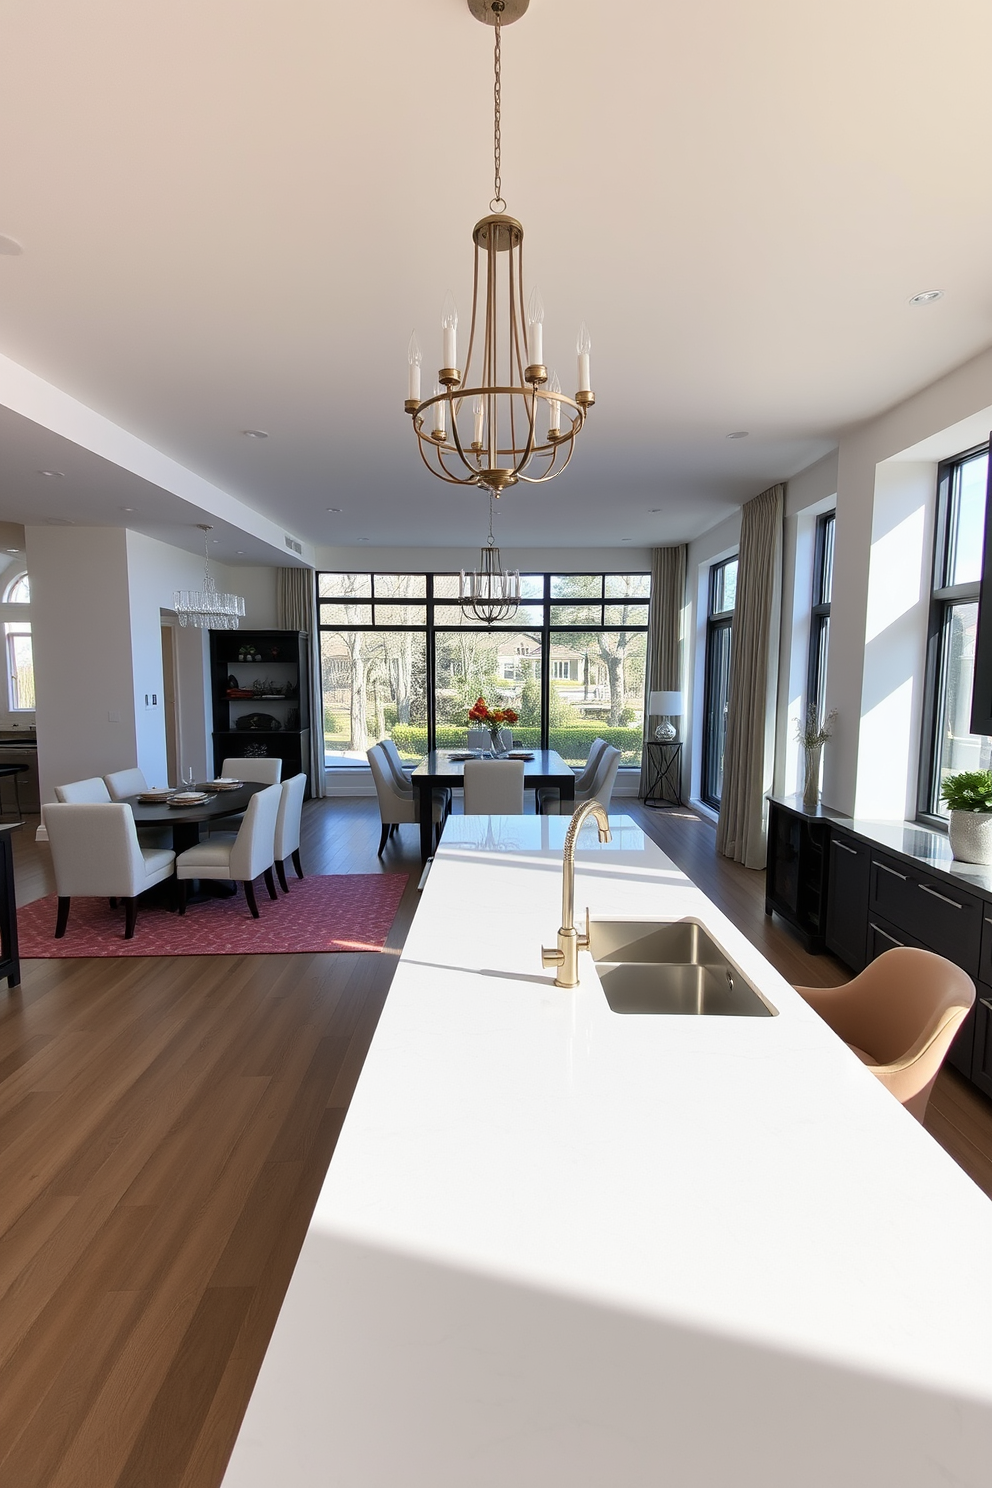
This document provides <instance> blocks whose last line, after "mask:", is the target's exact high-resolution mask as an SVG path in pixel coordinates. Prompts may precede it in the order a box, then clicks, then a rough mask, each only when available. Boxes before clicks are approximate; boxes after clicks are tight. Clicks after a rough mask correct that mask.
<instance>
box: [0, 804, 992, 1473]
mask: <svg viewBox="0 0 992 1488" xmlns="http://www.w3.org/2000/svg"><path fill="white" fill-rule="evenodd" d="M614 806H615V809H616V810H618V811H625V812H628V813H629V814H630V815H632V816H634V817H635V818H636V819H637V820H638V821H641V822H642V823H643V824H644V826H645V829H646V830H647V832H648V833H649V835H650V836H652V837H653V838H654V839H655V840H656V841H658V842H659V843H660V845H661V846H662V847H663V848H664V849H665V851H666V852H668V853H669V854H670V856H671V857H672V858H674V860H675V861H676V862H677V863H678V864H679V865H680V866H681V867H683V868H684V869H685V870H686V872H688V873H689V874H690V876H691V877H692V878H694V879H695V880H696V881H697V882H698V883H699V884H700V886H701V887H702V888H703V889H704V890H705V891H706V892H707V893H708V894H709V895H710V896H711V897H712V898H713V899H714V900H715V901H716V902H717V903H718V904H719V905H720V906H721V908H722V909H723V910H724V911H725V912H726V913H727V914H728V915H729V916H730V917H731V919H733V920H734V922H735V923H736V924H738V925H739V926H740V927H741V928H742V929H743V930H744V931H745V933H746V934H747V935H748V936H749V937H750V938H751V939H752V940H753V941H754V942H755V943H756V944H757V945H759V946H760V947H761V949H762V950H763V951H764V953H765V955H766V956H767V957H768V958H769V960H770V961H772V962H773V964H774V965H775V966H776V967H778V969H779V970H780V971H782V972H783V974H784V975H785V976H786V977H788V978H789V979H790V980H792V981H796V982H807V983H816V984H820V985H829V984H831V983H834V982H839V981H842V980H844V979H845V978H846V976H847V973H846V971H845V969H844V968H843V967H842V966H841V965H840V963H838V962H835V961H833V960H832V959H831V958H829V957H811V956H808V955H807V954H806V952H805V951H804V950H803V948H802V946H801V945H800V944H799V942H798V941H797V940H796V939H795V938H794V937H793V935H792V934H791V932H790V930H789V929H788V927H786V926H785V925H783V924H782V923H781V922H780V921H779V920H777V919H776V920H769V919H767V918H766V917H765V915H764V912H763V894H764V876H763V875H762V874H757V873H753V872H748V871H747V870H745V869H743V868H741V867H739V865H736V864H732V863H728V862H727V861H726V860H725V859H721V858H718V857H717V856H716V854H715V851H714V832H713V828H712V827H711V826H710V825H709V824H708V823H706V822H703V821H701V820H700V819H699V818H698V817H696V816H694V815H693V814H692V813H691V812H689V811H683V810H671V811H650V810H647V809H645V808H644V807H642V806H641V805H640V804H639V803H638V802H635V801H627V800H618V801H616V802H615V803H614ZM36 822H37V818H29V824H28V827H27V828H25V829H23V830H20V831H18V832H15V834H14V851H15V863H16V873H17V885H18V898H19V901H20V902H22V903H26V902H29V901H30V900H33V899H35V898H37V897H39V896H40V895H42V894H45V893H48V892H51V889H52V884H51V877H50V868H49V863H48V856H47V851H46V850H45V849H44V848H38V847H37V846H36V845H35V843H34V841H33V833H34V827H35V825H36ZM304 824H305V825H304V843H303V860H304V864H305V866H306V868H307V871H308V872H321V873H335V872H351V873H361V872H370V873H379V872H405V873H408V874H409V882H408V884H407V888H406V891H405V893H404V896H403V900H402V903H401V906H400V911H399V914H398V916H397V919H396V922H395V924H394V926H393V930H392V932H391V934H390V938H389V942H388V945H387V948H386V950H385V952H383V953H381V954H369V953H363V954H358V953H354V954H342V955H300V956H252V957H221V956H217V957H211V956H205V957H189V958H180V957H177V958H169V959H160V958H148V959H127V960H124V959H119V960H116V959H111V960H78V961H77V960H72V961H70V960H65V961H31V962H26V963H25V964H24V980H23V984H22V986H21V988H20V989H17V990H15V991H14V992H12V993H10V994H9V995H6V996H5V997H4V999H3V1004H2V1011H0V1117H2V1132H3V1147H2V1154H0V1193H2V1195H3V1215H2V1224H0V1319H2V1322H0V1483H3V1484H4V1485H7V1484H10V1485H11V1488H216V1485H217V1484H218V1483H219V1482H220V1479H221V1476H222V1474H223V1470H224V1465H225V1463H226V1460H227V1455H228V1453H229V1451H230V1447H231V1444H232V1442H233V1439H234V1436H235V1434H236V1432H237V1429H238V1425H239V1423H240V1420H241V1416H242V1413H243V1411H244V1408H245V1405H246V1404H247V1400H248V1396H249V1394H250V1392H251V1388H252V1383H253V1381H254V1378H255V1375H256V1372H257V1370H258V1367H259V1365H260V1363H261V1359H262V1356H263V1354H264V1351H265V1347H266V1343H267V1341H268V1338H269V1335H270V1333H271V1330H272V1327H273V1324H274V1322H275V1318H276V1315H277V1312H278V1309H279V1305H280V1302H281V1299H282V1296H283V1294H284V1292H285V1288H286V1286H287V1284H288V1282H289V1277H290V1275H291V1272H292V1268H293V1265H294V1262H295V1259H296V1256H297V1254H298V1251H299V1248H300V1245H301V1243H302V1240H303V1236H304V1234H305V1231H306V1227H307V1223H308V1220H309V1217H310V1214H311V1212H312V1209H313V1205H314V1202H315V1200H316V1197H317V1193H318V1191H319V1188H320V1184H321V1182H322V1180H323V1177H324V1174H325V1172H326V1169H327V1165H328V1162H329V1161H330V1158H331V1154H332V1153H333V1150H334V1144H335V1141H336V1139H337V1134H338V1132H339V1130H340V1127H341V1122H342V1120H343V1117H344V1114H345V1112H346V1110H347V1106H348V1102H349V1099H350V1097H351V1093H352V1090H353V1089H354V1085H355V1081H356V1079H357V1077H358V1074H359V1071H360V1070H361V1066H362V1062H363V1060H364V1057H365V1053H366V1051H367V1049H368V1045H369V1041H370V1039H371V1037H372V1034H373V1032H374V1030H375V1026H376V1023H377V1021H378V1018H379V1014H380V1012H381V1009H382V1006H383V1003H384V1001H385V997H386V994H387V992H388V989H389V984H390V981H391V979H392V974H393V969H394V966H395V961H396V956H397V954H398V951H399V950H400V948H401V947H402V944H403V940H404V938H405V935H406V931H407V929H408V927H409V924H410V921H411V918H412V915H413V913H414V910H415V908H416V901H417V882H418V879H419V875H420V863H419V857H418V854H417V845H418V844H417V829H416V828H415V827H405V828H402V829H401V831H400V833H399V834H398V837H397V838H394V839H393V841H392V842H391V843H390V846H389V847H388V848H387V851H386V854H385V858H384V860H383V862H382V863H379V862H378V860H377V859H376V856H375V849H376V846H377V844H378V838H379V828H378V813H377V809H376V804H375V801H374V800H371V799H358V800H353V799H345V800H342V799H338V800H334V801H321V802H311V803H309V805H308V806H307V809H306V812H305V817H304ZM262 912H263V913H264V912H265V905H264V898H263V904H262ZM139 933H140V920H139ZM927 1125H928V1128H929V1129H930V1131H931V1132H932V1133H933V1135H934V1136H935V1137H936V1139H937V1140H938V1141H939V1142H941V1143H942V1145H943V1146H944V1147H946V1148H947V1150H948V1151H949V1152H950V1153H951V1154H952V1155H953V1156H954V1157H955V1158H956V1160H957V1161H958V1162H960V1163H961V1165H962V1166H963V1167H964V1168H965V1169H966V1170H967V1171H968V1172H969V1173H970V1174H971V1176H972V1177H973V1178H974V1179H975V1181H976V1182H977V1183H979V1184H980V1185H981V1186H982V1187H983V1188H984V1189H985V1191H986V1192H988V1193H992V1104H990V1103H989V1102H986V1101H985V1100H984V1099H983V1097H981V1096H980V1095H978V1094H977V1093H976V1092H974V1091H973V1090H972V1089H971V1087H970V1086H968V1085H967V1084H966V1083H965V1082H964V1081H961V1080H959V1079H958V1078H957V1077H956V1076H955V1075H954V1074H953V1072H945V1073H943V1074H942V1075H941V1077H940V1081H939V1083H938V1087H937V1090H936V1091H935V1094H934V1097H933V1099H932V1100H931V1105H930V1114H929V1116H928V1120H927Z"/></svg>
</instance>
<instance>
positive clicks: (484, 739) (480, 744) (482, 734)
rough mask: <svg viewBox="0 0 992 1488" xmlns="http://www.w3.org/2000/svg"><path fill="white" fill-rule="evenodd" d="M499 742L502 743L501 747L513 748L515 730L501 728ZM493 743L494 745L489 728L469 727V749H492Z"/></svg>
mask: <svg viewBox="0 0 992 1488" xmlns="http://www.w3.org/2000/svg"><path fill="white" fill-rule="evenodd" d="M499 742H500V745H501V747H502V748H503V749H512V748H513V730H512V729H508V728H504V729H500V731H499ZM492 745H493V741H492V739H491V738H490V737H489V730H488V729H484V728H481V729H480V728H470V729H469V731H468V747H469V749H491V748H492Z"/></svg>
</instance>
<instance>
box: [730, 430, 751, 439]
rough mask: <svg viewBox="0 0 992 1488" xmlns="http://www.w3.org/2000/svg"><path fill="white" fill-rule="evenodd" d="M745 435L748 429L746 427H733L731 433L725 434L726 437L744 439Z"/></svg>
mask: <svg viewBox="0 0 992 1488" xmlns="http://www.w3.org/2000/svg"><path fill="white" fill-rule="evenodd" d="M747 436H748V430H747V429H735V430H734V431H733V433H732V434H728V435H727V438H728V439H746V438H747Z"/></svg>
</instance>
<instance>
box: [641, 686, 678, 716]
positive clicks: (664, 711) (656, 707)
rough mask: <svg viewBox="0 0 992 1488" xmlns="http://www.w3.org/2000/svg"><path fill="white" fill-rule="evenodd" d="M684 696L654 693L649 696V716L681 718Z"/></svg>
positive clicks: (676, 693) (675, 693) (670, 693)
mask: <svg viewBox="0 0 992 1488" xmlns="http://www.w3.org/2000/svg"><path fill="white" fill-rule="evenodd" d="M683 711H684V709H683V707H682V694H681V693H680V692H652V693H649V694H648V714H649V715H650V716H651V717H652V718H681V717H682V713H683Z"/></svg>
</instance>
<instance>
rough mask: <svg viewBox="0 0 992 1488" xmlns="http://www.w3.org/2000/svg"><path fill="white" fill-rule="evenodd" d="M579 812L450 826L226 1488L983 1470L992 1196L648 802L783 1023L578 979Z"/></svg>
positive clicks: (700, 907)
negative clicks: (614, 999) (553, 958)
mask: <svg viewBox="0 0 992 1488" xmlns="http://www.w3.org/2000/svg"><path fill="white" fill-rule="evenodd" d="M567 825H568V823H567V821H566V819H564V818H560V817H506V818H499V817H495V818H487V817H478V818H459V817H453V818H451V819H450V820H449V822H448V824H447V826H446V828H445V834H444V842H443V845H442V848H441V850H440V852H439V853H438V855H437V857H436V859H435V861H434V865H433V869H432V872H431V874H430V877H429V879H428V881H427V884H426V887H425V890H424V894H423V900H422V903H421V906H420V909H419V910H418V913H417V916H416V919H415V921H414V924H413V926H412V929H411V931H410V934H409V936H408V939H407V942H406V947H405V949H404V952H403V956H402V958H401V961H400V964H399V966H398V968H397V972H396V976H395V979H394V981H393V985H392V988H391V990H390V994H389V998H388V1000H387V1004H386V1008H385V1011H384V1013H383V1016H382V1019H381V1021H380V1024H379V1028H378V1030H377V1032H376V1035H375V1038H374V1040H373V1043H372V1047H371V1049H370V1052H369V1055H368V1059H367V1061H366V1065H365V1068H364V1070H363V1072H362V1076H361V1079H360V1081H359V1084H358V1088H357V1090H356V1092H355V1096H354V1099H353V1101H352V1105H351V1108H350V1110H349V1113H348V1116H347V1119H346V1121H345V1124H344V1127H343V1130H342V1134H341V1138H340V1141H339V1143H338V1148H337V1151H336V1152H335V1156H334V1159H333V1161H332V1163H331V1167H330V1170H329V1172H328V1176H327V1179H326V1181H325V1184H324V1187H323V1190H322V1193H321V1196H320V1199H319V1201H318V1203H317V1207H316V1210H315V1212H314V1216H313V1219H312V1222H311V1225H310V1229H309V1232H308V1235H307V1238H306V1241H305V1243H304V1246H303V1250H302V1252H301V1255H300V1259H299V1262H298V1264H297V1267H296V1271H295V1273H294V1276H293V1279H292V1282H291V1284H290V1287H289V1290H288V1292H287V1295H286V1299H285V1302H284V1305H283V1308H282V1312H281V1314H280V1317H279V1320H278V1323H277V1325H276V1329H275V1332H274V1334H273V1338H272V1342H271V1344H270V1347H269V1350H268V1353H267V1355H266V1359H265V1362H264V1364H263V1367H262V1370H261V1373H260V1375H259V1379H258V1382H257V1385H256V1388H255V1391H254V1394H253V1397H252V1400H251V1403H250V1405H249V1408H248V1412H247V1415H246V1417H245V1421H244V1424H243V1427H242V1430H241V1433H240V1436H239V1438H238V1441H237V1444H236V1446H235V1449H234V1453H233V1455H232V1458H231V1462H230V1464H229V1467H228V1471H227V1475H226V1477H225V1479H224V1484H225V1488H263V1485H264V1488H272V1485H273V1484H275V1483H278V1484H280V1488H316V1485H318V1484H319V1485H334V1488H338V1485H340V1488H497V1485H498V1488H538V1485H540V1488H607V1485H609V1488H641V1485H644V1488H647V1485H649V1484H650V1485H656V1484H665V1485H671V1488H752V1485H753V1488H759V1485H760V1488H839V1485H841V1484H843V1485H845V1488H860V1485H862V1484H864V1485H866V1488H867V1485H868V1484H871V1485H872V1488H878V1485H881V1484H884V1485H890V1484H891V1485H896V1484H898V1485H899V1488H930V1485H933V1488H937V1485H941V1488H945V1485H949V1484H955V1485H968V1488H972V1485H973V1488H979V1485H982V1488H985V1485H987V1484H988V1481H989V1474H990V1467H989V1463H990V1461H992V1276H990V1267H989V1265H988V1261H989V1259H990V1257H992V1204H990V1202H989V1200H988V1199H986V1198H985V1196H984V1195H983V1194H982V1193H981V1192H980V1191H979V1190H978V1189H977V1188H976V1187H975V1186H974V1185H973V1184H972V1183H971V1181H970V1180H969V1179H968V1178H967V1177H966V1176H965V1174H964V1173H963V1172H962V1171H961V1170H960V1169H959V1168H958V1167H957V1166H956V1165H955V1164H954V1163H953V1162H952V1160H951V1159H950V1158H949V1157H947V1155H946V1154H945V1153H944V1152H943V1151H942V1149H941V1148H940V1147H939V1146H937V1144H936V1143H935V1142H933V1141H932V1139H931V1138H930V1137H929V1136H928V1135H927V1133H926V1132H925V1131H924V1130H923V1129H922V1127H920V1126H919V1124H918V1123H917V1122H915V1121H914V1120H913V1118H912V1117H910V1116H909V1115H907V1113H906V1112H905V1111H904V1110H903V1109H902V1107H901V1106H899V1105H898V1103H897V1102H896V1101H895V1100H893V1098H892V1097H891V1096H890V1095H889V1094H888V1092H887V1091H886V1090H884V1089H883V1087H882V1086H881V1085H880V1084H879V1083H878V1082H877V1081H876V1080H875V1079H874V1077H873V1076H872V1075H871V1074H870V1073H869V1072H868V1071H867V1070H866V1069H865V1068H864V1067H863V1066H862V1065H861V1063H860V1062H859V1061H858V1060H857V1059H856V1058H855V1056H854V1055H852V1054H851V1053H849V1051H848V1050H847V1049H846V1048H845V1047H844V1045H843V1044H842V1043H841V1042H840V1041H839V1040H838V1039H836V1038H835V1037H834V1035H833V1034H832V1033H831V1032H830V1031H829V1030H828V1029H827V1028H826V1027H825V1025H823V1024H822V1023H821V1022H820V1020H819V1019H818V1018H817V1017H816V1015H815V1014H814V1013H812V1012H811V1010H810V1009H808V1008H807V1007H806V1005H805V1004H804V1003H803V1002H802V1000H801V999H800V998H799V997H798V996H797V994H796V993H795V992H794V991H793V990H792V989H791V988H790V987H789V986H788V985H787V984H786V983H785V982H784V981H783V980H782V979H781V978H780V977H779V976H778V974H777V973H776V972H775V971H774V970H773V968H772V967H770V966H769V965H768V963H767V962H766V961H765V960H764V958H763V957H762V956H761V955H760V953H759V952H758V951H757V950H755V948H754V947H753V946H751V945H750V944H749V942H748V941H747V940H746V939H745V938H744V937H743V936H742V935H741V934H740V933H739V932H737V931H736V930H735V929H734V927H733V926H732V925H731V924H730V922H729V921H728V920H727V919H726V918H725V917H724V916H723V915H722V914H721V913H720V912H719V911H718V910H717V909H716V908H715V906H714V905H712V904H711V903H710V902H709V901H708V900H707V899H706V897H705V896H704V895H703V894H702V893H701V892H700V891H699V890H698V889H697V888H695V886H694V885H692V884H691V883H690V882H689V880H688V879H686V878H685V876H684V875H683V874H682V873H681V872H679V870H678V869H677V868H675V866H674V865H673V864H672V863H671V862H670V861H669V860H668V859H667V858H666V857H665V856H664V854H662V853H661V852H660V851H659V850H658V849H657V848H656V847H655V846H654V845H653V844H652V843H651V842H650V841H648V840H646V839H645V838H644V836H643V834H642V833H641V831H640V830H639V828H637V827H636V825H635V824H634V823H633V822H632V821H630V820H629V819H628V818H624V817H622V816H617V817H615V818H614V819H613V832H614V835H613V841H612V842H611V843H609V844H604V845H600V844H598V843H597V840H596V832H595V828H594V826H592V825H589V826H588V827H587V828H586V829H585V830H584V831H583V833H582V836H581V838H580V843H581V846H580V851H579V853H578V857H577V876H576V903H577V905H578V906H583V905H585V904H587V903H588V904H590V905H591V906H592V910H593V915H594V917H602V916H606V915H612V916H615V917H637V916H643V917H655V918H658V919H680V918H682V917H683V916H686V915H692V916H694V917H696V918H698V919H699V920H700V921H701V922H702V923H703V924H704V925H705V926H706V927H707V928H708V929H709V931H710V932H711V934H712V935H713V936H714V938H715V939H716V940H717V941H718V942H720V944H721V945H722V946H723V948H724V950H725V951H726V952H727V953H728V955H729V957H730V958H731V960H732V961H733V962H735V963H736V965H737V967H738V969H739V970H740V971H741V972H742V973H743V974H744V975H745V976H746V977H747V978H748V979H750V981H751V982H752V983H753V985H754V986H755V987H756V988H757V989H758V990H759V991H760V992H761V993H762V995H763V996H764V998H765V999H766V1000H767V1001H768V1002H769V1003H770V1004H771V1005H772V1006H773V1008H774V1009H775V1010H776V1012H777V1016H775V1017H756V1018H749V1017H741V1018H737V1017H691V1016H651V1015H622V1014H617V1013H614V1012H612V1011H611V1009H610V1008H609V1006H608V1004H607V1002H606V999H605V997H604V995H603V992H602V989H601V987H600V984H599V981H598V978H597V976H596V973H595V969H594V967H593V965H592V963H591V961H590V960H589V958H588V956H583V957H581V958H580V959H581V965H580V976H581V985H580V986H579V987H577V988H575V989H573V990H571V991H566V990H563V989H559V988H557V987H555V986H554V984H553V976H554V973H553V972H547V971H543V970H542V969H541V946H542V943H543V944H544V945H551V944H553V943H554V937H555V931H556V929H557V927H558V924H559V919H560V901H561V855H562V841H563V837H564V832H565V828H566V826H567Z"/></svg>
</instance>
